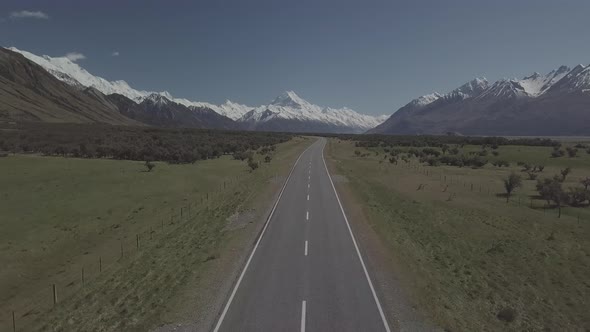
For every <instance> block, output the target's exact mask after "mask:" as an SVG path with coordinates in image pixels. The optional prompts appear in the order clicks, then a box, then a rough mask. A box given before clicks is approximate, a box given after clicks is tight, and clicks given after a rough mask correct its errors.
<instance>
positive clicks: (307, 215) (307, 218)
mask: <svg viewBox="0 0 590 332" xmlns="http://www.w3.org/2000/svg"><path fill="white" fill-rule="evenodd" d="M305 220H309V211H307V212H306V214H305Z"/></svg>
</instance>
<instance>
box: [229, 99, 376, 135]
mask: <svg viewBox="0 0 590 332" xmlns="http://www.w3.org/2000/svg"><path fill="white" fill-rule="evenodd" d="M386 117H387V116H380V117H374V116H371V115H365V114H360V113H357V112H355V111H354V110H351V109H350V108H346V107H343V108H331V107H321V106H318V105H314V104H311V103H310V102H308V101H306V100H305V99H303V98H301V97H299V96H298V95H297V94H296V93H295V92H293V91H286V92H284V93H282V94H281V95H279V96H278V97H276V98H275V99H274V100H273V101H272V102H271V103H270V104H269V105H262V106H260V107H257V108H254V109H252V110H251V111H249V112H247V113H245V114H244V116H242V117H241V118H240V119H238V121H240V122H246V123H256V122H258V123H262V122H270V121H272V120H275V121H287V120H291V121H293V122H296V123H315V124H318V123H322V124H325V125H329V126H334V127H341V128H350V129H352V131H354V132H364V131H366V130H367V129H370V128H373V127H375V126H377V125H378V124H380V123H381V122H383V121H384V120H385V118H386Z"/></svg>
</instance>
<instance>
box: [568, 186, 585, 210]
mask: <svg viewBox="0 0 590 332" xmlns="http://www.w3.org/2000/svg"><path fill="white" fill-rule="evenodd" d="M568 197H569V203H570V204H571V205H572V206H582V205H584V203H586V201H587V200H588V198H589V197H590V193H588V191H587V190H586V189H584V188H580V187H577V188H570V189H569V192H568Z"/></svg>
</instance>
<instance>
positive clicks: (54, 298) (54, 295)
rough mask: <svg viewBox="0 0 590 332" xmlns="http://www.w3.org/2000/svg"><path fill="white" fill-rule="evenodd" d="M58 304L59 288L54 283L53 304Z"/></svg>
mask: <svg viewBox="0 0 590 332" xmlns="http://www.w3.org/2000/svg"><path fill="white" fill-rule="evenodd" d="M56 304H57V289H55V284H53V306H55V305H56Z"/></svg>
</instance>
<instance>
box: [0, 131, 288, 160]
mask: <svg viewBox="0 0 590 332" xmlns="http://www.w3.org/2000/svg"><path fill="white" fill-rule="evenodd" d="M2 126H3V127H0V152H3V153H7V152H11V153H34V154H39V155H43V156H61V157H74V158H90V159H95V158H105V159H117V160H141V161H166V162H168V163H173V164H188V163H195V162H197V161H199V160H208V159H215V158H219V157H221V156H224V155H243V154H247V153H251V152H252V151H261V150H264V151H265V152H271V151H272V150H271V149H272V146H274V145H275V144H278V143H282V142H286V141H288V140H289V139H291V138H292V137H293V136H294V135H292V134H283V133H264V132H255V131H222V130H209V129H164V128H145V127H122V126H110V125H98V124H88V125H83V124H47V123H19V124H15V125H6V124H3V125H2ZM236 159H239V158H236ZM241 160H243V159H241ZM146 165H147V164H146ZM146 167H147V166H146Z"/></svg>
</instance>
